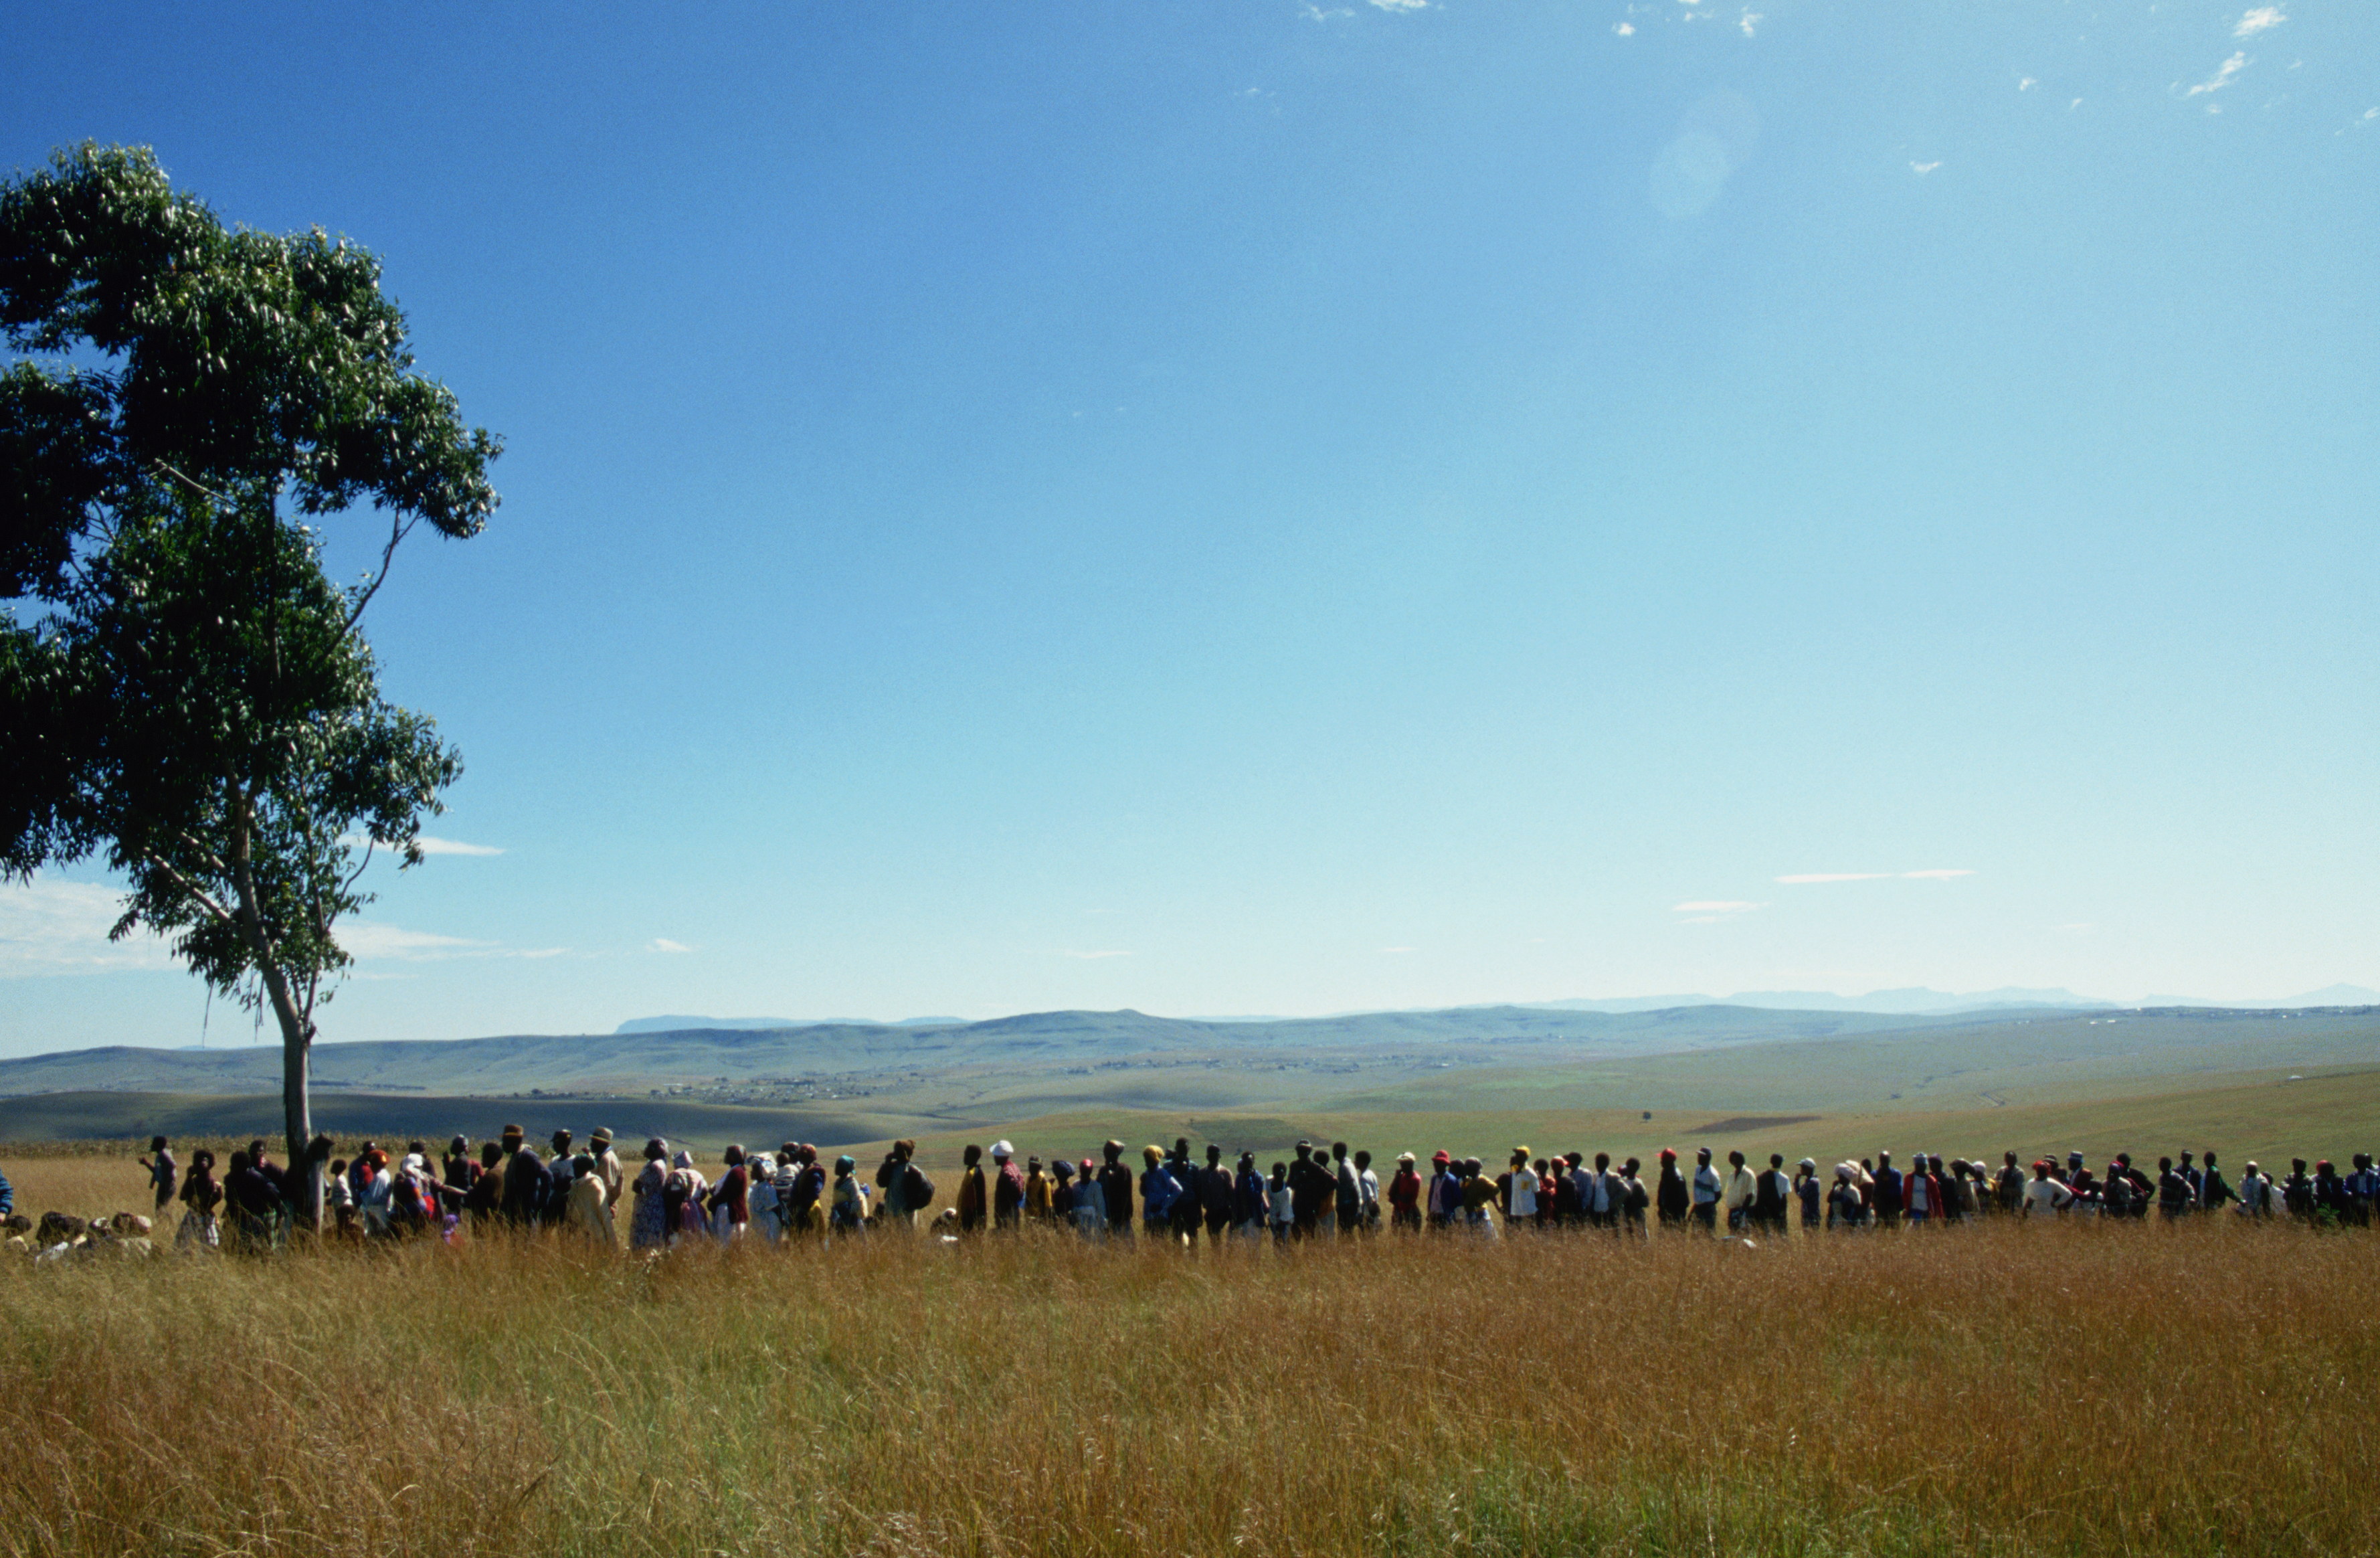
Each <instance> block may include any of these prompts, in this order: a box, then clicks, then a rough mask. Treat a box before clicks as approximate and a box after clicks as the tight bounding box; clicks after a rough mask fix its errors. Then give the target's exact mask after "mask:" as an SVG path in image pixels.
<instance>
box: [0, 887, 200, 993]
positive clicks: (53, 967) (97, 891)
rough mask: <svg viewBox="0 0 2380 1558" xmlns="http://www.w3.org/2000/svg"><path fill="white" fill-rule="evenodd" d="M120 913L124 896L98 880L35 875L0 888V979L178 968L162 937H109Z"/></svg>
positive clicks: (146, 934)
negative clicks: (25, 881)
mask: <svg viewBox="0 0 2380 1558" xmlns="http://www.w3.org/2000/svg"><path fill="white" fill-rule="evenodd" d="M123 913H124V902H123V895H122V894H121V893H120V892H118V891H117V890H116V889H115V888H113V887H108V886H105V885H103V884H102V883H100V882H62V881H59V880H58V879H56V878H55V877H47V876H37V877H35V878H34V879H33V880H32V881H31V882H28V883H26V884H25V885H23V886H18V887H9V888H5V889H0V978H10V977H16V976H21V975H27V974H87V973H99V972H106V971H115V970H121V969H130V968H176V967H178V965H177V964H176V961H175V958H174V954H173V949H172V948H171V947H169V946H168V945H167V944H166V943H165V941H164V938H163V937H160V936H154V935H151V934H150V933H149V932H147V931H134V932H133V933H132V934H131V935H129V936H127V937H125V938H124V940H122V941H120V942H111V941H109V940H108V939H107V932H108V931H109V930H110V929H111V928H112V927H113V926H114V925H115V921H116V919H118V918H119V917H120V916H121V915H122V914H123Z"/></svg>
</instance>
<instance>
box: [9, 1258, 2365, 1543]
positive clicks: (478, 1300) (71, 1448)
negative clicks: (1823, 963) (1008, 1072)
mask: <svg viewBox="0 0 2380 1558" xmlns="http://www.w3.org/2000/svg"><path fill="white" fill-rule="evenodd" d="M2376 1249H2380V1245H2375V1244H2374V1241H2373V1239H2372V1238H2370V1237H2369V1236H2362V1235H2350V1236H2338V1235H2315V1234H2311V1233H2306V1232H2302V1231H2299V1230H2296V1229H2290V1228H2262V1229H2257V1228H2245V1227H2239V1226H2233V1225H2229V1224H2228V1223H2218V1222H2216V1221H2215V1220H2209V1222H2208V1223H2206V1224H2204V1225H2184V1226H2181V1227H2179V1228H2167V1227H2163V1226H2160V1225H2157V1224H2155V1223H2148V1224H2126V1225H2120V1226H2119V1225H2112V1224H2111V1225H2106V1226H2102V1225H2098V1224H2095V1223H2082V1224H2077V1225H2049V1226H2033V1227H2026V1226H2021V1225H2019V1226H2011V1225H2007V1224H1998V1223H1993V1224H1985V1225H1981V1226H1976V1227H1973V1228H1967V1229H1961V1230H1956V1231H1952V1232H1949V1233H1940V1232H1936V1233H1931V1234H1906V1235H1884V1236H1876V1237H1852V1238H1841V1237H1837V1238H1828V1237H1814V1238H1798V1237H1797V1238H1791V1239H1788V1240H1784V1241H1781V1242H1777V1243H1773V1244H1769V1245H1766V1246H1763V1247H1761V1248H1746V1247H1743V1246H1742V1245H1721V1244H1716V1243H1713V1242H1710V1241H1707V1240H1702V1239H1694V1238H1688V1237H1683V1236H1673V1237H1666V1238H1660V1239H1656V1240H1655V1241H1653V1242H1652V1243H1651V1244H1650V1245H1649V1246H1646V1245H1633V1246H1623V1245H1621V1244H1618V1243H1615V1242H1612V1241H1610V1240H1608V1239H1605V1238H1600V1237H1582V1238H1573V1237H1554V1238H1532V1237H1525V1236H1524V1237H1516V1238H1509V1239H1506V1240H1503V1241H1501V1242H1498V1243H1483V1242H1478V1241H1475V1240H1472V1239H1469V1238H1420V1239H1386V1238H1384V1239H1379V1240H1375V1241H1368V1242H1366V1243H1361V1244H1351V1245H1345V1246H1339V1245H1328V1246H1318V1247H1316V1248H1311V1249H1302V1250H1292V1251H1289V1252H1286V1253H1283V1252H1280V1251H1276V1250H1274V1249H1272V1248H1225V1249H1222V1250H1220V1251H1208V1250H1203V1249H1202V1250H1200V1251H1198V1252H1197V1253H1196V1255H1195V1256H1193V1255H1185V1254H1184V1253H1183V1252H1181V1251H1178V1250H1172V1249H1160V1248H1086V1247H1083V1246H1081V1245H1078V1244H1076V1243H1075V1242H1074V1241H1073V1240H1071V1239H1065V1238H1058V1237H1050V1238H1041V1237H1036V1236H1028V1237H1026V1238H1023V1239H1001V1240H990V1241H980V1242H976V1243H972V1244H969V1245H966V1246H964V1247H959V1248H946V1247H943V1246H941V1245H940V1244H938V1243H933V1242H930V1241H921V1240H914V1239H903V1238H896V1237H877V1238H874V1239H871V1240H868V1241H862V1242H857V1243H854V1244H850V1245H845V1246H842V1247H838V1248H835V1249H833V1250H832V1251H828V1252H820V1251H818V1250H815V1249H803V1250H799V1251H789V1250H782V1249H774V1248H768V1247H765V1246H752V1247H748V1248H741V1249H737V1250H734V1251H729V1252H724V1253H722V1252H717V1251H699V1252H694V1253H690V1254H686V1255H680V1256H674V1257H671V1258H668V1259H665V1260H657V1261H643V1260H632V1259H630V1258H628V1257H626V1256H625V1255H622V1254H614V1253H612V1252H608V1251H605V1252H596V1251H591V1250H585V1249H583V1248H576V1247H573V1246H569V1245H566V1244H564V1243H562V1242H560V1241H558V1240H553V1239H545V1240H538V1241H528V1242H517V1243H516V1242H513V1241H510V1240H504V1239H490V1240H485V1241H482V1242H480V1243H478V1244H464V1245H459V1246H456V1247H454V1248H443V1247H438V1246H435V1245H425V1246H416V1247H408V1248H402V1249H396V1250H393V1251H389V1250H383V1251H380V1252H376V1253H365V1252H356V1251H340V1252H335V1253H332V1254H328V1255H322V1256H306V1257H298V1258H292V1259H283V1260H271V1261H249V1260H182V1259H171V1260H157V1261H153V1262H149V1263H144V1264H134V1263H124V1264H115V1263H109V1264H105V1265H96V1264H92V1265H84V1266H80V1267H77V1268H72V1269H56V1268H52V1269H45V1270H39V1271H36V1270H34V1269H31V1268H30V1267H28V1266H25V1265H23V1264H21V1263H18V1262H13V1261H12V1262H6V1263H0V1309H5V1312H6V1314H7V1316H8V1317H9V1321H10V1323H9V1325H8V1326H7V1327H6V1332H5V1334H0V1442H6V1443H7V1444H9V1445H10V1446H12V1447H13V1451H12V1455H11V1462H12V1465H11V1468H10V1474H9V1475H8V1476H7V1477H6V1478H5V1479H0V1552H9V1553H45V1554H46V1553H107V1554H115V1553H123V1552H141V1553H158V1554H180V1553H191V1554H199V1553H204V1554H220V1553H230V1552H237V1553H259V1554H261V1553H277V1552H292V1553H294V1552H304V1553H329V1554H349V1553H353V1554H364V1553H416V1552H419V1553H424V1554H432V1553H434V1554H440V1555H442V1558H462V1555H469V1554H480V1553H492V1554H503V1555H504V1558H528V1555H531V1554H546V1553H554V1554H579V1553H587V1554H593V1553H606V1554H645V1553H652V1554H671V1555H682V1554H687V1553H694V1552H729V1553H760V1552H771V1553H793V1552H837V1553H842V1552H877V1553H887V1554H890V1553H1044V1552H1047V1553H1060V1554H1068V1553H1184V1552H1188V1553H1222V1552H1250V1553H1311V1554H1324V1553H1350V1554H1352V1553H1359V1552H1360V1553H1377V1552H1392V1553H1395V1552H1410V1553H1423V1552H1428V1553H1437V1552H1450V1551H1455V1550H1461V1551H1464V1552H1486V1553H1553V1552H1644V1553H1654V1552H1660V1553H1682V1552H1696V1553H1711V1552H1723V1553H1724V1552H1742V1553H1760V1554H1803V1553H1807V1554H1819V1553H1826V1554H1844V1553H1871V1552H1874V1553H1899V1552H1958V1553H1965V1552H1982V1553H2031V1552H2042V1553H2065V1552H2188V1553H2216V1552H2223V1553H2294V1552H2308V1553H2354V1552H2373V1551H2374V1550H2375V1548H2380V1502H2375V1501H2374V1498H2373V1496H2372V1491H2371V1482H2370V1468H2371V1467H2372V1466H2373V1465H2374V1453H2375V1451H2380V1427H2376V1426H2375V1425H2380V1317H2375V1314H2374V1308H2373V1306H2372V1304H2371V1302H2370V1295H2371V1293H2372V1292H2373V1278H2374V1274H2375V1250H2376Z"/></svg>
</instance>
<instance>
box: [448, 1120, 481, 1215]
mask: <svg viewBox="0 0 2380 1558" xmlns="http://www.w3.org/2000/svg"><path fill="white" fill-rule="evenodd" d="M438 1177H439V1180H440V1182H441V1183H443V1185H444V1186H445V1187H446V1195H445V1199H446V1210H447V1211H448V1212H449V1213H451V1214H453V1215H455V1216H458V1217H459V1216H461V1215H462V1212H463V1209H464V1207H465V1206H466V1205H467V1204H468V1202H469V1201H470V1199H471V1187H472V1186H474V1185H477V1184H478V1183H479V1182H480V1165H479V1163H478V1162H475V1161H474V1160H473V1159H472V1157H471V1140H470V1138H468V1137H465V1136H457V1137H455V1138H454V1139H453V1140H452V1141H449V1142H448V1143H447V1144H446V1153H445V1156H443V1157H442V1158H441V1159H439V1160H438Z"/></svg>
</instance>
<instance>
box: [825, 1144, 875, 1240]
mask: <svg viewBox="0 0 2380 1558" xmlns="http://www.w3.org/2000/svg"><path fill="white" fill-rule="evenodd" d="M828 1194H829V1196H830V1197H831V1199H830V1201H829V1208H828V1211H827V1228H828V1231H829V1232H830V1233H834V1234H864V1233H866V1232H868V1187H867V1186H865V1185H862V1184H861V1183H860V1182H859V1160H857V1159H856V1158H854V1157H853V1156H852V1155H851V1154H850V1153H848V1152H846V1153H844V1155H843V1156H842V1157H840V1158H837V1159H836V1160H835V1161H834V1184H833V1186H832V1187H831V1189H830V1190H829V1192H828Z"/></svg>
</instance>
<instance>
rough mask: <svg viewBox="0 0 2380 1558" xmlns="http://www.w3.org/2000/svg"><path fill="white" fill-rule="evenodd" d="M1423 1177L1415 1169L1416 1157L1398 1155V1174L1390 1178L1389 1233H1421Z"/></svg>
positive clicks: (1406, 1154)
mask: <svg viewBox="0 0 2380 1558" xmlns="http://www.w3.org/2000/svg"><path fill="white" fill-rule="evenodd" d="M1421 1196H1422V1183H1421V1175H1420V1174H1419V1173H1418V1172H1416V1171H1415V1168H1414V1155H1413V1154H1412V1153H1410V1152H1400V1153H1398V1154H1397V1172H1396V1173H1395V1174H1393V1175H1390V1176H1389V1231H1390V1232H1391V1233H1398V1234H1417V1233H1419V1232H1420V1231H1421Z"/></svg>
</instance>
